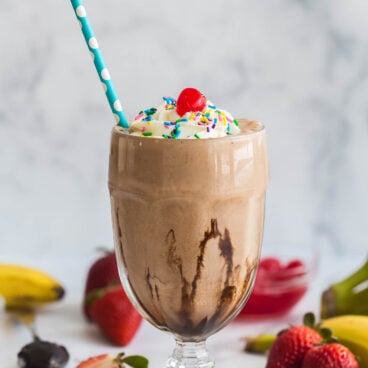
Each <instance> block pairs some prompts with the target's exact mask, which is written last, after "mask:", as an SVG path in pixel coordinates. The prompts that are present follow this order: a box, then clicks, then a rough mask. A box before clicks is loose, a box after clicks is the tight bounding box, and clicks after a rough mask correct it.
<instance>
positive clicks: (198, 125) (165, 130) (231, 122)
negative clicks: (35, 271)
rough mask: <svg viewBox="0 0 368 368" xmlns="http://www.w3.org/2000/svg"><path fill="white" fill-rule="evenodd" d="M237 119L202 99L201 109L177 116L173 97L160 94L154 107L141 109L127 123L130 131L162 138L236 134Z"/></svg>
mask: <svg viewBox="0 0 368 368" xmlns="http://www.w3.org/2000/svg"><path fill="white" fill-rule="evenodd" d="M238 125H239V124H238V122H237V120H236V119H234V118H233V117H232V116H231V114H230V113H229V112H227V111H225V110H222V109H219V108H217V107H216V106H215V105H214V104H213V103H212V102H211V101H209V100H207V101H206V106H205V107H204V109H203V111H196V112H186V113H185V114H184V115H183V116H179V115H178V113H177V111H176V100H175V99H174V98H171V97H163V102H162V103H161V104H160V105H159V106H158V107H157V108H154V107H152V108H150V109H147V110H143V111H141V112H140V113H139V114H138V115H137V116H136V117H135V119H134V121H132V122H131V124H130V129H129V133H130V134H131V135H136V136H142V137H152V138H166V139H206V138H219V137H226V136H228V135H236V134H238V133H239V132H240V129H239V127H238Z"/></svg>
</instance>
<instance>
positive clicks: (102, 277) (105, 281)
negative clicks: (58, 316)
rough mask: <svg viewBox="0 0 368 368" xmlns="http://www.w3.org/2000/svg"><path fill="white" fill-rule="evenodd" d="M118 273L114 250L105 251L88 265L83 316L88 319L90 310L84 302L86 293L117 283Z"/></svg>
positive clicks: (118, 281) (118, 280)
mask: <svg viewBox="0 0 368 368" xmlns="http://www.w3.org/2000/svg"><path fill="white" fill-rule="evenodd" d="M119 283H120V279H119V273H118V267H117V263H116V255H115V252H113V251H109V252H106V253H105V254H104V255H103V256H102V257H100V258H99V259H97V260H96V261H95V262H94V263H93V264H92V266H91V267H90V269H89V271H88V275H87V280H86V286H85V290H84V300H83V311H84V314H85V316H86V317H87V318H88V319H89V320H90V319H91V316H90V312H89V308H88V306H87V303H86V297H87V295H88V294H89V293H90V292H91V291H92V290H95V289H100V288H104V287H106V286H108V285H111V284H119Z"/></svg>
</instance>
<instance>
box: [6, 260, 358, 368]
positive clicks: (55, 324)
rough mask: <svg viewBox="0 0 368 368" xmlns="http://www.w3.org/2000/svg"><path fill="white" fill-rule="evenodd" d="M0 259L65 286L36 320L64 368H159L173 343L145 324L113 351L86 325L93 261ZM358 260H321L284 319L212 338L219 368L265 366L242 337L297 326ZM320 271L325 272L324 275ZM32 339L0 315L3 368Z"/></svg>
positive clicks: (12, 367)
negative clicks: (90, 363) (119, 358)
mask: <svg viewBox="0 0 368 368" xmlns="http://www.w3.org/2000/svg"><path fill="white" fill-rule="evenodd" d="M5 258H6V259H5V260H4V259H2V260H1V261H2V262H3V261H5V262H17V263H23V264H27V265H31V266H38V267H39V268H41V269H43V270H45V271H48V272H50V273H51V274H53V275H54V276H55V277H57V278H58V279H59V280H60V281H61V282H62V283H63V285H64V286H65V288H66V291H67V294H66V296H65V298H64V299H63V300H62V301H61V302H58V303H55V304H52V305H49V306H46V307H45V308H43V309H42V310H41V311H40V313H39V315H38V317H37V331H38V333H39V335H40V337H41V338H43V339H45V340H49V341H53V342H57V343H59V344H62V345H64V346H66V347H67V349H68V351H69V353H70V361H69V364H68V365H67V368H75V366H76V365H77V364H78V362H80V361H81V360H84V359H85V358H87V357H89V356H92V355H98V354H102V353H117V352H120V351H124V352H126V353H127V354H141V355H144V356H146V357H147V358H148V359H149V361H150V365H149V366H150V368H163V367H164V366H165V362H166V359H167V358H168V356H169V355H170V353H171V351H172V349H173V347H174V340H173V338H172V336H170V335H169V334H166V333H163V332H161V331H159V330H157V329H156V328H154V327H153V326H151V325H150V324H148V323H147V322H145V321H144V322H143V323H142V325H141V327H140V329H139V331H138V333H137V335H136V337H135V338H134V340H133V342H132V343H131V344H130V345H129V346H128V347H126V348H116V347H113V346H112V345H111V344H109V343H108V342H107V341H106V340H104V339H103V338H102V337H101V335H100V334H99V332H97V328H96V326H95V325H93V324H90V323H88V322H86V320H85V319H84V317H83V314H82V312H81V299H82V291H83V286H84V280H85V275H86V270H87V269H88V265H89V264H90V263H91V260H92V259H93V258H91V259H84V260H80V259H79V260H78V259H74V258H65V259H64V258H63V259H60V258H55V259H50V258H43V257H40V258H38V259H35V258H32V259H27V258H24V259H20V258H19V256H17V257H15V256H14V257H13V256H10V257H5ZM360 262H361V260H360V259H359V257H351V258H346V257H345V258H344V259H342V258H336V259H334V260H333V261H332V259H331V257H329V258H328V259H327V258H326V261H323V262H322V265H321V266H320V271H319V273H318V275H317V277H316V279H315V281H314V282H313V286H312V288H311V289H310V291H309V292H308V294H307V295H306V296H305V297H304V300H303V302H301V303H300V304H299V305H298V306H297V307H296V308H295V309H294V310H293V311H292V312H291V313H290V314H289V315H288V316H286V317H284V318H280V319H272V320H269V321H238V320H235V321H234V322H232V323H231V324H230V325H229V326H227V327H226V328H224V329H223V330H222V331H220V332H218V333H217V334H216V335H214V336H212V337H211V338H210V339H209V340H208V348H209V351H210V354H211V356H212V357H213V358H214V359H215V360H216V367H217V368H234V367H252V368H263V367H264V366H265V361H266V359H265V357H262V356H257V355H252V354H247V353H244V352H243V351H242V349H243V347H244V343H243V341H242V340H241V338H242V337H244V336H250V335H255V334H257V333H260V332H277V331H278V330H280V329H282V328H284V327H285V326H287V324H288V323H300V321H301V319H302V315H303V314H304V313H305V312H307V311H314V312H318V309H319V295H320V293H321V291H322V290H323V288H324V287H325V286H326V285H327V284H329V283H330V282H331V281H333V280H336V281H337V280H338V279H340V278H341V277H342V276H343V275H344V274H347V272H350V271H352V270H354V269H355V268H356V267H357V266H358V265H359V264H360ZM326 265H329V267H326ZM331 265H333V267H332V266H331ZM322 270H325V271H323V272H322ZM30 341H31V336H30V334H29V332H28V330H27V329H26V328H24V327H23V326H22V325H17V324H14V322H13V321H12V320H10V319H9V317H8V316H7V315H5V314H4V313H2V314H1V315H0V342H1V344H0V346H1V354H0V363H1V365H0V366H1V368H16V356H17V352H18V351H19V350H20V349H21V347H22V346H23V345H25V344H27V343H29V342H30Z"/></svg>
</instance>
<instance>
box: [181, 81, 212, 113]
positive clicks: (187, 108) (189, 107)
mask: <svg viewBox="0 0 368 368" xmlns="http://www.w3.org/2000/svg"><path fill="white" fill-rule="evenodd" d="M206 102H207V99H206V97H205V96H204V95H203V94H202V93H201V92H199V91H198V90H197V89H195V88H185V89H183V90H182V91H181V93H180V95H179V97H178V99H177V101H176V112H177V113H178V115H179V116H183V115H184V114H185V113H187V112H197V111H203V110H204V108H205V107H206Z"/></svg>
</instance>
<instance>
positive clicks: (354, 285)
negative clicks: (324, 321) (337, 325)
mask: <svg viewBox="0 0 368 368" xmlns="http://www.w3.org/2000/svg"><path fill="white" fill-rule="evenodd" d="M344 314H360V315H368V259H367V260H366V261H365V263H364V264H363V265H361V266H360V267H359V268H358V269H357V270H356V271H354V272H353V273H352V274H350V275H349V276H347V277H346V278H344V279H343V280H341V281H338V282H336V283H333V284H332V285H331V286H330V287H329V288H328V289H326V290H325V291H324V292H323V294H322V297H321V317H322V318H328V317H333V316H339V315H344Z"/></svg>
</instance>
